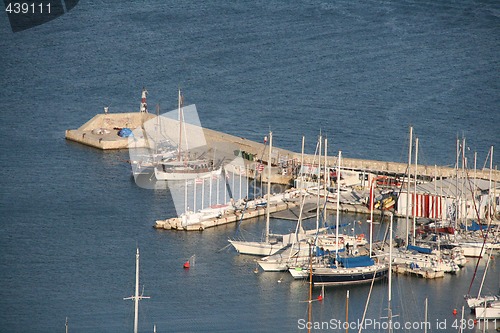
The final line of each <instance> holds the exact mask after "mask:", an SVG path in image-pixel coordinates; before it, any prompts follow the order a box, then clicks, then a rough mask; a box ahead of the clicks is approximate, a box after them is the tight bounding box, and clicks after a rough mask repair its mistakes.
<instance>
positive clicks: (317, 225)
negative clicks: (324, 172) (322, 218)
mask: <svg viewBox="0 0 500 333" xmlns="http://www.w3.org/2000/svg"><path fill="white" fill-rule="evenodd" d="M321 141H323V137H322V135H321V134H320V135H319V149H318V179H317V180H318V195H317V196H316V232H318V230H319V191H320V185H321V182H320V178H321Z"/></svg>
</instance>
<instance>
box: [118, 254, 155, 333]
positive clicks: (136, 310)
mask: <svg viewBox="0 0 500 333" xmlns="http://www.w3.org/2000/svg"><path fill="white" fill-rule="evenodd" d="M143 298H149V296H142V295H141V296H139V248H137V251H136V254H135V294H134V296H131V297H125V298H124V300H127V299H132V300H134V333H137V327H138V323H139V300H141V299H143Z"/></svg>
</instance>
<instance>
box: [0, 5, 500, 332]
mask: <svg viewBox="0 0 500 333" xmlns="http://www.w3.org/2000/svg"><path fill="white" fill-rule="evenodd" d="M499 13H500V5H499V4H498V2H494V1H480V2H478V1H475V2H473V1H437V2H436V1H435V2H425V3H422V2H420V1H401V2H390V1H380V0H375V1H370V2H363V3H352V2H351V1H336V2H334V3H332V2H327V1H317V0H309V1H300V2H298V1H296V2H294V3H292V4H291V3H288V2H287V1H251V2H237V3H233V4H228V3H227V2H226V1H214V2H210V3H208V4H205V3H200V2H190V1H182V2H179V1H173V2H170V1H169V2H165V1H148V2H144V1H131V2H127V3H126V4H124V2H122V1H106V2H103V1H83V0H82V1H81V2H80V3H79V4H78V6H76V7H75V8H74V9H73V10H72V11H70V12H69V13H68V14H66V15H64V16H62V17H60V18H58V19H56V20H54V21H51V22H49V23H47V24H44V25H41V26H38V27H35V28H33V29H30V30H26V31H24V32H19V33H15V34H14V33H12V32H11V30H10V27H9V26H8V19H7V16H6V15H4V14H2V15H0V50H1V51H0V57H1V58H0V78H1V82H2V90H1V92H0V106H1V108H2V113H1V115H0V130H1V133H2V134H1V140H0V161H1V166H2V171H3V177H2V178H1V180H0V184H1V186H0V194H1V200H0V216H1V217H2V223H1V224H0V225H1V226H0V247H1V251H0V285H1V286H2V288H1V292H0V327H1V329H0V331H2V332H57V331H63V330H64V322H65V318H66V317H68V318H69V323H70V332H126V331H132V322H133V305H132V303H131V302H130V301H123V300H122V298H123V297H126V296H129V295H131V294H132V293H133V289H134V276H135V275H134V274H135V273H134V261H135V258H134V255H135V247H136V245H139V247H140V249H141V284H144V285H145V291H144V294H145V295H148V296H151V297H152V298H151V299H150V300H147V301H146V300H145V301H143V302H141V315H140V318H141V320H140V330H141V332H151V331H152V330H153V329H152V328H153V324H154V323H156V324H157V326H158V332H193V331H207V332H208V331H211V332H213V331H216V332H236V331H240V332H248V331H266V332H290V331H292V332H293V331H299V330H298V328H297V321H298V319H300V318H306V308H307V307H306V304H305V303H302V302H301V301H302V300H305V299H306V298H307V292H308V290H307V288H308V287H307V286H306V285H304V284H303V283H301V282H296V281H292V280H291V278H289V277H288V276H287V275H286V274H281V273H276V274H274V273H273V274H262V273H261V274H257V275H256V274H254V273H253V272H252V271H253V269H254V268H255V264H254V263H253V258H252V257H247V256H239V255H237V254H236V253H235V252H234V251H232V250H231V249H224V250H222V251H220V250H221V249H223V248H224V247H225V246H226V244H227V239H228V238H229V237H232V236H234V234H235V231H236V227H235V226H226V227H221V228H217V229H212V230H207V231H205V232H203V233H200V234H198V233H194V234H192V233H190V234H187V233H171V232H159V231H156V230H154V229H153V228H151V226H152V225H153V223H154V220H155V219H158V218H164V217H168V216H171V215H173V213H174V211H175V210H174V207H173V205H172V201H171V198H170V195H169V193H168V191H165V190H157V191H152V190H146V189H141V188H139V187H138V186H136V185H135V184H134V182H133V180H132V178H131V177H130V166H129V165H127V164H125V163H124V162H123V160H126V159H127V158H128V154H127V152H124V151H123V152H101V151H97V150H94V149H91V148H87V147H84V146H81V145H78V144H74V143H71V142H66V141H65V140H64V130H66V129H68V128H77V127H79V126H80V125H81V124H83V123H84V122H85V121H87V120H88V119H90V118H91V117H92V116H93V115H94V114H96V113H98V112H101V110H102V108H103V107H104V106H110V110H111V111H112V112H113V111H114V112H124V111H132V110H134V111H135V110H138V109H139V102H140V101H139V98H140V90H141V88H142V87H143V86H146V87H147V88H148V90H149V93H150V95H149V98H148V102H149V106H150V108H151V109H152V108H153V107H154V105H155V104H157V103H159V104H160V105H161V107H162V110H165V111H166V110H170V109H172V108H174V107H175V105H176V90H177V88H178V87H181V88H182V89H183V90H184V93H185V95H186V102H188V103H190V104H191V103H195V104H196V105H197V108H198V112H199V114H200V119H201V122H202V125H204V126H206V127H209V128H213V129H216V130H221V131H225V132H228V133H231V134H235V135H238V136H242V137H246V138H249V139H255V140H261V138H262V137H263V136H264V135H265V134H266V132H267V131H268V130H269V128H271V129H272V130H273V132H274V139H275V145H277V146H280V147H283V148H289V149H293V150H296V151H299V150H300V140H301V136H302V135H306V140H307V149H308V150H309V151H311V150H312V149H313V146H314V141H315V137H316V135H317V133H318V132H319V131H320V130H322V131H323V133H326V134H327V135H328V137H329V138H330V141H329V143H330V148H331V151H337V150H339V149H341V150H342V151H343V154H344V156H346V157H354V158H367V159H377V160H385V161H405V160H406V150H407V148H406V146H407V141H408V139H407V132H408V126H409V125H410V124H412V125H413V126H414V127H415V133H416V135H417V136H418V137H419V138H420V148H421V150H420V152H419V163H420V162H422V163H424V164H431V165H432V164H435V163H436V164H439V165H448V164H453V163H454V160H455V157H454V155H455V140H456V137H457V135H458V136H460V137H461V136H462V135H464V136H465V137H466V138H467V141H468V146H469V147H470V151H468V154H469V160H472V153H473V152H474V151H477V152H478V166H480V167H482V166H483V164H484V163H485V159H486V155H487V151H488V149H489V147H490V146H491V145H494V146H495V147H497V149H498V147H500V131H499V125H500V123H499V119H500V113H499V111H498V109H499V105H500V100H499V99H500V87H499V80H498V73H499V69H500V58H499V56H498V55H499V54H500V19H499ZM498 156H500V152H499V153H496V154H495V158H494V162H495V164H499V162H500V158H499V157H498ZM344 219H345V220H346V221H354V220H363V219H364V217H362V216H345V217H344ZM273 223H274V222H273ZM311 223H312V222H311ZM263 225H264V220H258V221H247V222H245V223H244V224H243V225H242V228H243V229H244V230H245V231H247V232H248V234H249V236H248V237H251V234H253V235H256V236H260V233H261V231H262V228H263ZM357 227H363V226H359V225H358V226H357ZM384 227H385V226H384ZM274 228H275V230H276V231H280V230H288V229H292V228H294V224H293V223H292V222H289V221H288V222H287V221H277V222H276V223H275V226H274ZM363 228H364V227H363ZM192 254H196V257H197V260H196V265H195V267H194V268H193V269H191V270H190V271H184V270H183V269H182V263H183V262H184V261H185V260H186V259H187V258H188V257H189V256H191V255H192ZM497 262H498V261H497ZM481 267H482V268H481V269H484V263H482V264H481ZM492 267H493V268H492V270H491V272H490V274H489V275H488V277H487V287H486V289H487V290H488V291H490V292H495V291H497V290H498V287H499V282H498V281H499V280H500V278H499V270H498V267H497V266H496V263H495V264H493V266H492ZM472 271H473V263H470V264H469V265H468V266H467V267H466V269H465V270H464V271H462V272H461V273H460V274H459V276H447V277H445V278H444V279H442V280H440V281H425V280H416V279H410V278H405V277H398V278H397V279H395V283H394V291H395V295H394V303H395V304H394V306H395V308H396V309H395V311H394V312H395V313H398V314H400V315H401V317H404V318H405V320H422V319H421V318H423V299H424V298H425V297H429V298H430V307H431V308H432V311H431V315H430V316H431V321H432V322H433V323H435V322H436V320H441V321H443V320H445V319H447V320H448V322H447V324H448V326H447V328H448V330H447V331H457V330H456V329H452V328H451V323H452V321H453V319H454V317H453V316H452V315H451V311H452V309H453V308H457V309H460V308H461V306H462V304H463V302H462V295H463V294H465V293H466V292H467V289H468V287H469V282H470V276H471V274H472ZM280 278H283V282H282V283H279V284H278V283H277V281H278V280H279V279H280ZM475 286H476V289H475V290H477V283H476V285H475ZM350 289H351V300H350V310H349V312H350V314H351V316H352V317H351V318H356V317H358V316H360V314H361V312H362V310H363V306H364V301H365V299H366V295H367V291H368V287H359V288H350ZM346 290H347V288H337V289H330V290H328V292H327V298H326V299H325V301H324V302H323V303H315V304H314V318H315V320H323V321H324V320H330V319H331V318H338V319H343V318H345V315H344V313H345V311H344V298H345V293H346ZM317 292H318V291H315V293H317ZM374 293H375V294H374V299H373V302H374V303H373V304H372V305H371V307H370V312H369V316H371V318H380V317H381V316H383V315H384V313H385V310H384V308H385V307H386V305H384V304H385V303H384V302H385V301H386V297H385V295H386V285H384V284H379V285H378V286H377V287H376V288H375V291H374ZM433 328H435V326H434V327H433ZM342 331H343V330H342ZM416 331H418V330H416ZM434 331H437V330H436V329H434ZM441 331H442V330H441Z"/></svg>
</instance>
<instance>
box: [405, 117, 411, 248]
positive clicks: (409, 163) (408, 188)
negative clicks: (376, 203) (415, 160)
mask: <svg viewBox="0 0 500 333" xmlns="http://www.w3.org/2000/svg"><path fill="white" fill-rule="evenodd" d="M412 145H413V127H412V126H410V143H409V145H408V181H407V182H406V243H405V244H406V245H408V231H409V230H408V229H409V228H410V221H409V217H408V215H409V209H410V165H411V151H412Z"/></svg>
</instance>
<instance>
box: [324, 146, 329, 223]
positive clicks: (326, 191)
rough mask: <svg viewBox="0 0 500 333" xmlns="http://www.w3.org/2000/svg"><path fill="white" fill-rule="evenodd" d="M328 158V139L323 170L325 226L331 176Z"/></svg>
mask: <svg viewBox="0 0 500 333" xmlns="http://www.w3.org/2000/svg"><path fill="white" fill-rule="evenodd" d="M327 156H328V139H327V138H325V165H324V166H323V169H324V170H325V172H324V174H323V184H324V192H325V208H324V209H323V224H325V223H326V202H328V175H329V174H330V173H329V172H328V170H327V168H326V164H327Z"/></svg>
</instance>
